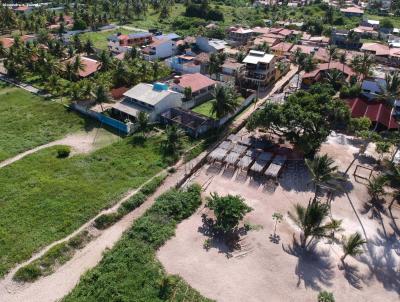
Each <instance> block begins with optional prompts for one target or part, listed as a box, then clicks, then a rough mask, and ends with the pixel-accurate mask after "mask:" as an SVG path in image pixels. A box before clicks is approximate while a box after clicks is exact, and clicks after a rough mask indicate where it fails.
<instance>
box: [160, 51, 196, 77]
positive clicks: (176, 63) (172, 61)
mask: <svg viewBox="0 0 400 302" xmlns="http://www.w3.org/2000/svg"><path fill="white" fill-rule="evenodd" d="M165 64H166V65H167V66H168V67H170V68H171V69H172V70H175V71H176V72H179V73H183V74H185V73H199V72H201V62H199V61H198V60H196V57H194V56H190V55H186V54H183V55H179V56H174V57H171V58H168V59H166V60H165Z"/></svg>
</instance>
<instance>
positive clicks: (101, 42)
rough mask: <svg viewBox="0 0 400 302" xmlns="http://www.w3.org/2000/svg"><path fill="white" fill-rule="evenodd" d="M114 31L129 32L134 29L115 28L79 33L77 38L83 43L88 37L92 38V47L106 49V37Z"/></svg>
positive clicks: (114, 32)
mask: <svg viewBox="0 0 400 302" xmlns="http://www.w3.org/2000/svg"><path fill="white" fill-rule="evenodd" d="M116 33H121V34H131V33H134V31H132V30H126V29H123V28H118V29H115V30H107V31H95V32H88V33H83V34H81V35H79V38H80V39H81V41H82V43H85V41H86V40H88V39H90V40H92V42H93V45H94V47H96V48H99V49H104V50H105V49H107V44H108V41H107V37H109V36H111V35H113V34H116Z"/></svg>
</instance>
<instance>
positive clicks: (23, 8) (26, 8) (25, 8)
mask: <svg viewBox="0 0 400 302" xmlns="http://www.w3.org/2000/svg"><path fill="white" fill-rule="evenodd" d="M28 9H29V6H26V5H23V6H18V7H16V8H14V10H16V11H18V12H24V11H26V10H28Z"/></svg>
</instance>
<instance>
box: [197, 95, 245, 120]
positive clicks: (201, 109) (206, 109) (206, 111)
mask: <svg viewBox="0 0 400 302" xmlns="http://www.w3.org/2000/svg"><path fill="white" fill-rule="evenodd" d="M243 101H244V97H242V96H239V97H237V103H238V104H242V103H243ZM213 102H215V99H212V100H209V101H207V102H204V103H202V104H200V105H199V106H197V107H195V108H193V109H192V111H193V112H196V113H199V114H202V115H205V116H207V117H209V118H212V119H216V114H215V113H213V112H212V107H213Z"/></svg>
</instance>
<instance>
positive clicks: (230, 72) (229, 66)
mask: <svg viewBox="0 0 400 302" xmlns="http://www.w3.org/2000/svg"><path fill="white" fill-rule="evenodd" d="M244 69H245V64H243V63H239V62H237V61H236V60H234V59H227V60H226V61H225V62H224V64H222V66H221V74H220V80H221V81H223V82H235V81H236V79H238V78H239V77H241V75H242V74H243V72H244Z"/></svg>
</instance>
